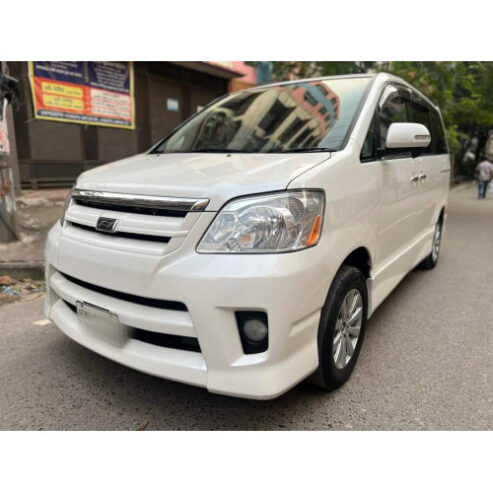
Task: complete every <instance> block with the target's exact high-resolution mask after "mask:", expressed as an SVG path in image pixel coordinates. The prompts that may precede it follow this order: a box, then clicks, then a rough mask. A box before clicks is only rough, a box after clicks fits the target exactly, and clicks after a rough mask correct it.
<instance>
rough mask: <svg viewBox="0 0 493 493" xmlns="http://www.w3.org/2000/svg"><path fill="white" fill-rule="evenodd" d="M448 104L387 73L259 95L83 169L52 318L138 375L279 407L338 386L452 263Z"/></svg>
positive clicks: (302, 83)
mask: <svg viewBox="0 0 493 493" xmlns="http://www.w3.org/2000/svg"><path fill="white" fill-rule="evenodd" d="M449 173H450V162H449V156H448V151H447V144H446V141H445V134H444V129H443V124H442V120H441V117H440V112H439V110H438V108H437V107H436V106H435V105H434V104H433V103H432V102H430V101H429V100H428V99H427V98H426V97H424V96H423V95H422V94H420V93H419V92H418V91H416V90H415V89H413V88H412V87H411V86H410V85H409V84H407V83H406V82H405V81H403V80H401V79H399V78H397V77H394V76H392V75H389V74H373V75H348V76H339V77H327V78H319V79H310V80H298V81H290V82H285V83H275V84H271V85H267V86H263V87H255V88H252V89H249V90H246V91H241V92H237V93H234V94H230V95H227V96H225V97H223V98H221V99H219V100H217V101H215V102H213V103H211V104H210V105H209V106H207V107H205V108H204V109H203V110H202V111H201V112H199V113H197V114H196V115H194V116H193V117H191V118H190V119H189V120H187V121H186V122H185V123H183V124H182V125H181V126H180V127H178V128H177V129H176V130H175V131H174V132H172V133H171V134H170V135H168V136H167V137H166V138H165V139H163V140H162V141H161V142H159V143H158V144H156V145H155V146H154V147H153V148H152V149H151V150H150V151H148V152H146V153H144V154H141V155H138V156H134V157H131V158H128V159H123V160H121V161H118V162H114V163H110V164H107V165H105V166H101V167H98V168H96V169H93V170H90V171H87V172H85V173H83V174H82V175H81V176H80V177H79V179H78V180H77V183H76V185H75V187H74V188H73V189H72V191H71V194H70V196H69V197H68V199H67V202H66V206H65V209H64V212H63V215H62V217H61V220H60V222H59V223H57V224H56V225H55V226H54V227H53V229H52V230H51V231H50V234H49V237H48V240H47V245H46V281H47V297H46V305H45V310H46V315H47V316H48V317H49V318H51V320H53V321H54V322H55V324H57V325H58V327H60V329H61V330H62V331H63V332H64V333H65V334H66V335H67V336H69V337H71V338H72V339H74V340H75V341H77V342H79V343H80V344H82V345H84V346H86V347H88V348H89V349H91V350H93V351H95V352H97V353H99V354H101V355H103V356H106V357H108V358H111V359H112V360H114V361H117V362H119V363H122V364H124V365H127V366H129V367H132V368H135V369H137V370H140V371H143V372H146V373H149V374H151V375H156V376H159V377H164V378H168V379H171V380H176V381H180V382H185V383H189V384H193V385H198V386H202V387H206V388H207V389H208V390H209V391H211V392H216V393H220V394H227V395H232V396H239V397H246V398H253V399H270V398H273V397H276V396H278V395H280V394H282V393H283V392H286V391H287V390H288V389H289V388H291V387H293V386H294V385H296V384H297V383H298V382H300V381H301V380H303V379H305V378H306V377H309V376H311V379H312V381H314V382H315V383H317V384H318V385H320V386H322V387H324V388H327V389H333V388H336V387H338V386H340V385H342V384H343V383H344V382H345V381H346V380H347V379H348V378H349V376H350V374H351V372H352V371H353V369H354V366H355V364H356V360H357V358H358V354H359V352H360V349H361V345H362V343H363V338H364V334H365V325H366V322H367V319H368V318H369V317H370V316H371V315H372V313H373V312H374V311H375V309H376V308H377V307H378V305H379V304H380V303H381V302H382V301H383V300H384V299H385V297H386V296H387V295H388V294H389V293H390V292H391V291H392V290H393V289H394V288H395V286H396V285H397V284H398V283H399V282H400V281H401V280H402V278H403V277H404V276H405V275H406V274H407V273H408V272H409V271H410V270H411V269H413V268H414V267H415V266H417V265H419V264H421V265H422V266H423V267H425V268H427V269H430V268H432V267H434V266H435V265H436V263H437V260H438V255H439V251H440V240H441V237H442V232H443V226H444V220H445V214H446V204H447V194H448V188H449Z"/></svg>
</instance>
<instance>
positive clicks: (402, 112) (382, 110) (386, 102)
mask: <svg viewBox="0 0 493 493" xmlns="http://www.w3.org/2000/svg"><path fill="white" fill-rule="evenodd" d="M409 102H410V99H409V97H407V95H406V92H405V90H401V89H398V88H396V87H395V86H387V87H386V88H385V90H384V92H383V94H382V97H381V99H380V103H379V105H378V120H379V127H380V128H379V130H380V139H379V145H378V147H379V149H385V141H386V139H387V133H388V131H389V127H390V125H391V124H392V123H406V122H409V108H408V104H409Z"/></svg>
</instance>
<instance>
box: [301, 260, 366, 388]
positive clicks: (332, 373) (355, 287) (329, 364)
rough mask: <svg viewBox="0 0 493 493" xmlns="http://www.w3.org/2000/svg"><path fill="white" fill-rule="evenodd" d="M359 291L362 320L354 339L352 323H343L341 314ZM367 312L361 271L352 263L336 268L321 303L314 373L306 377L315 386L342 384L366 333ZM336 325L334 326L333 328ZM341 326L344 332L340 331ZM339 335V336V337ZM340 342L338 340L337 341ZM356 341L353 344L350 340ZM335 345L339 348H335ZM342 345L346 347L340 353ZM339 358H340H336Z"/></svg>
mask: <svg viewBox="0 0 493 493" xmlns="http://www.w3.org/2000/svg"><path fill="white" fill-rule="evenodd" d="M356 292H357V293H358V295H359V297H360V301H361V310H360V312H359V313H360V315H361V320H360V328H359V333H358V337H357V339H356V341H354V338H353V336H351V335H350V334H349V332H350V330H352V331H353V335H354V333H355V331H354V329H355V327H356V326H355V327H352V328H351V329H350V328H349V326H348V327H344V324H343V323H342V318H343V316H344V313H343V312H344V309H345V307H343V306H342V305H343V302H344V301H346V300H348V299H349V301H350V304H351V299H353V300H354V298H351V296H353V297H354V296H355V293H356ZM367 315H368V293H367V289H366V280H365V277H364V276H363V274H362V272H361V271H360V270H358V269H356V268H355V267H350V266H347V265H343V266H342V267H341V268H340V269H339V271H338V272H337V274H336V276H335V278H334V281H333V282H332V286H331V287H330V290H329V293H328V295H327V299H326V300H325V304H324V307H323V308H322V313H321V316H320V324H319V328H318V357H319V366H318V369H317V370H316V371H315V373H314V374H313V375H312V376H311V377H310V379H309V381H310V382H311V383H313V384H315V385H317V386H318V387H321V388H324V389H329V390H332V389H336V388H337V387H340V386H341V385H343V384H344V383H345V382H346V381H347V380H348V378H349V376H350V375H351V373H352V371H353V369H354V366H355V365H356V361H357V360H358V356H359V352H360V350H361V345H362V344H363V339H364V336H365V329H366V319H367ZM336 326H337V328H336ZM341 328H342V329H343V332H341ZM337 334H343V335H340V337H339V339H338V341H339V342H337V341H336V340H335V339H334V338H335V336H336V335H337ZM341 339H342V340H341ZM344 341H346V345H345V346H342V343H344ZM339 343H340V344H339ZM353 343H354V344H355V346H354V347H353V346H352V344H353ZM348 344H351V347H352V354H351V355H350V359H349V360H347V356H348V354H349V352H350V350H349V345H348ZM337 348H340V351H339V352H337ZM342 348H344V351H345V358H344V354H342V352H341V351H342V350H343V349H342ZM338 359H339V362H338V361H337V360H338ZM344 359H345V360H346V363H345V365H344V366H342V367H341V364H342V362H343V360H344Z"/></svg>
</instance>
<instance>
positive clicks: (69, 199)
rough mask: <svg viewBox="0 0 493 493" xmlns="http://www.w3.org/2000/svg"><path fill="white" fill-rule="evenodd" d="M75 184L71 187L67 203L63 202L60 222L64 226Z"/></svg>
mask: <svg viewBox="0 0 493 493" xmlns="http://www.w3.org/2000/svg"><path fill="white" fill-rule="evenodd" d="M74 190H75V185H74V186H73V187H72V188H71V189H70V192H69V193H68V195H67V198H66V199H65V204H63V210H62V215H61V216H60V224H61V225H62V226H63V223H64V222H65V214H66V213H67V209H68V206H69V205H70V201H71V200H72V194H73V193H74Z"/></svg>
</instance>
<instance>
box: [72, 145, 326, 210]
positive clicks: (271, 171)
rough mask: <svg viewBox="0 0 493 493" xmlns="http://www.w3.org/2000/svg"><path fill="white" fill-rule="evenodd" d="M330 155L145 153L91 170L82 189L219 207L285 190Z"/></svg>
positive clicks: (79, 184) (81, 181)
mask: <svg viewBox="0 0 493 493" xmlns="http://www.w3.org/2000/svg"><path fill="white" fill-rule="evenodd" d="M329 157H330V153H325V152H323V153H307V154H303V153H301V154H215V153H214V154H205V153H193V154H191V153H190V154H189V153H180V154H174V153H173V154H141V155H138V156H134V157H130V158H127V159H123V160H121V161H116V162H114V163H109V164H106V165H104V166H100V167H98V168H95V169H92V170H90V171H86V172H85V173H83V174H82V175H81V176H80V177H79V179H78V181H77V187H78V188H82V189H89V190H100V191H108V192H110V191H111V192H122V193H136V194H144V195H160V196H169V197H189V198H209V199H210V200H211V202H210V205H209V207H208V209H207V210H218V209H219V208H220V207H221V206H222V205H223V204H224V203H225V202H226V201H228V200H229V199H231V198H233V197H238V196H240V195H248V194H251V193H261V192H268V191H272V190H283V189H285V188H286V187H287V186H288V184H289V182H290V181H291V180H293V179H294V178H296V177H297V176H298V175H300V174H301V173H303V172H305V171H307V170H308V169H310V168H312V167H313V166H316V165H317V164H320V163H321V162H323V161H325V160H327V159H328V158H329Z"/></svg>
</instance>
